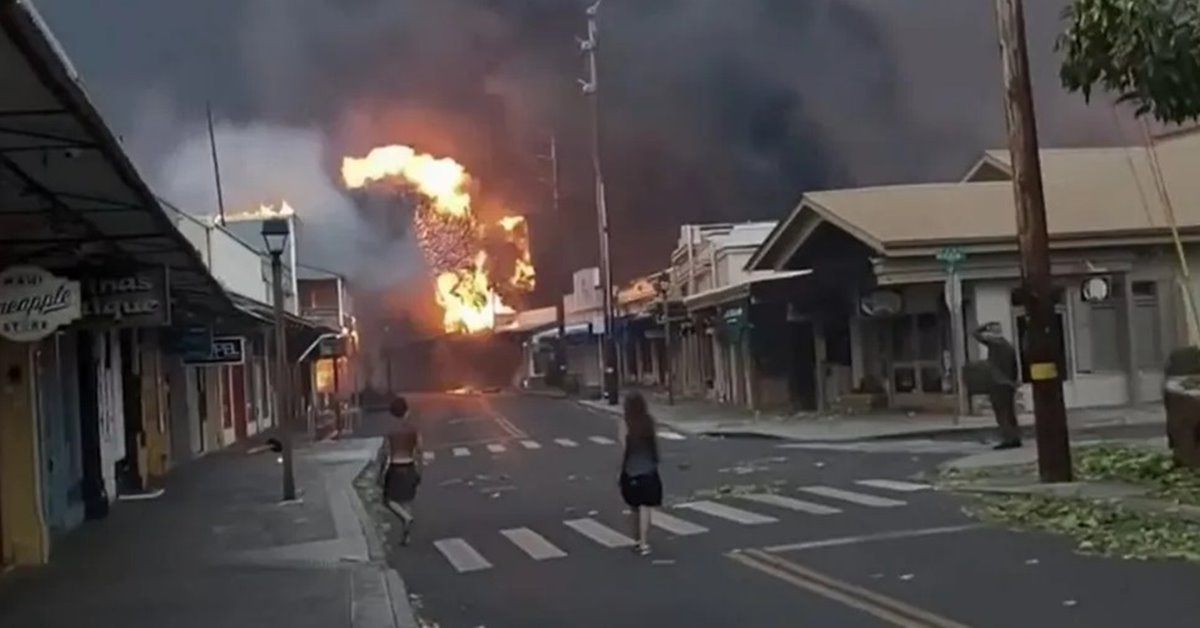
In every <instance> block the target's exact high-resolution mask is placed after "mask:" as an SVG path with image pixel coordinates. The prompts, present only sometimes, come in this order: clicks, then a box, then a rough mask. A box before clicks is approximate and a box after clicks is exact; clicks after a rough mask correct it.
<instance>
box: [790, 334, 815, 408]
mask: <svg viewBox="0 0 1200 628" xmlns="http://www.w3.org/2000/svg"><path fill="white" fill-rule="evenodd" d="M789 326H790V328H791V332H792V352H791V353H792V367H791V369H789V373H788V374H789V378H788V379H789V383H790V389H791V393H792V394H791V396H792V404H793V405H795V406H796V407H797V408H800V409H802V410H816V409H817V378H816V365H817V349H816V338H815V337H814V336H813V324H812V322H810V321H804V322H793V323H791V324H790V325H789Z"/></svg>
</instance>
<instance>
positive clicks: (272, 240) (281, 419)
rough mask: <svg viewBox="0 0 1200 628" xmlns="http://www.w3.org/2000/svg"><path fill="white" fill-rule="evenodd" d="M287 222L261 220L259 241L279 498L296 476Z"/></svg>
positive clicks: (292, 495)
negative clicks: (269, 311) (265, 276)
mask: <svg viewBox="0 0 1200 628" xmlns="http://www.w3.org/2000/svg"><path fill="white" fill-rule="evenodd" d="M290 234H291V225H290V224H289V223H288V221H287V220H286V219H283V218H272V219H269V220H264V221H263V223H262V237H263V242H265V243H266V245H267V252H268V253H270V254H271V290H272V301H273V303H272V306H273V307H274V308H275V412H276V421H275V423H276V427H277V428H278V430H279V441H280V444H281V445H282V446H283V501H285V502H287V501H293V500H295V499H296V476H295V473H294V470H293V467H292V421H291V414H290V412H289V411H288V407H287V406H288V382H289V380H288V360H287V335H286V333H285V330H284V320H283V261H282V256H283V251H284V250H285V249H286V248H287V241H288V236H289V235H290Z"/></svg>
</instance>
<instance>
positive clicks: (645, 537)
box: [637, 506, 654, 554]
mask: <svg viewBox="0 0 1200 628" xmlns="http://www.w3.org/2000/svg"><path fill="white" fill-rule="evenodd" d="M653 516H654V509H653V508H651V507H649V506H642V507H641V508H638V530H637V535H638V546H639V547H640V548H641V552H642V553H643V554H648V553H650V520H651V518H652V517H653Z"/></svg>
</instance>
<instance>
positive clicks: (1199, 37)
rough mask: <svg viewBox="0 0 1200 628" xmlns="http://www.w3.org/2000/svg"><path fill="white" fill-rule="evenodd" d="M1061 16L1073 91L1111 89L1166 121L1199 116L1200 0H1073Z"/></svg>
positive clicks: (1066, 75) (1065, 76)
mask: <svg viewBox="0 0 1200 628" xmlns="http://www.w3.org/2000/svg"><path fill="white" fill-rule="evenodd" d="M1063 17H1064V19H1065V20H1066V22H1067V27H1066V30H1065V32H1064V33H1063V34H1062V35H1061V36H1060V37H1059V40H1058V43H1057V45H1056V49H1057V50H1058V51H1059V52H1061V53H1063V55H1064V57H1065V58H1064V60H1063V64H1062V67H1061V69H1060V72H1059V75H1060V78H1061V79H1062V83H1063V85H1064V86H1065V87H1066V88H1067V89H1069V90H1071V91H1075V92H1080V93H1082V94H1083V96H1084V98H1086V99H1088V100H1091V96H1092V92H1093V91H1095V90H1096V89H1097V88H1100V89H1103V90H1106V91H1109V92H1112V93H1114V94H1117V95H1118V96H1119V97H1120V100H1121V101H1123V102H1129V103H1132V104H1133V105H1134V106H1135V107H1136V110H1137V115H1139V116H1141V115H1145V114H1150V115H1153V116H1154V117H1155V118H1157V119H1158V120H1160V121H1162V122H1169V123H1182V122H1186V121H1189V120H1195V119H1197V118H1200V1H1198V0H1073V2H1072V3H1071V5H1069V6H1068V7H1067V9H1066V11H1065V12H1064V15H1063Z"/></svg>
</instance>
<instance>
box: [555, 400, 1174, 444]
mask: <svg viewBox="0 0 1200 628" xmlns="http://www.w3.org/2000/svg"><path fill="white" fill-rule="evenodd" d="M646 401H647V403H648V404H649V405H650V412H651V413H652V414H653V415H654V416H655V418H656V419H658V421H659V422H660V423H662V424H665V425H668V426H670V427H671V428H672V429H675V430H678V431H680V432H683V433H687V434H706V435H712V436H756V437H762V438H778V439H785V440H795V441H820V442H837V441H854V440H870V439H882V438H905V437H908V438H922V437H929V436H939V435H947V434H958V435H961V436H964V437H970V436H974V435H978V436H980V437H987V436H990V435H991V434H992V433H993V432H994V431H995V429H996V422H995V420H994V419H993V418H992V417H991V416H965V417H954V416H948V415H925V414H917V415H908V414H903V413H886V414H885V413H880V414H873V415H855V416H837V415H829V416H814V415H810V414H806V415H800V416H790V415H781V414H770V413H754V412H750V411H748V410H746V409H745V408H739V407H735V406H727V405H722V404H717V403H712V402H707V401H696V400H683V399H677V400H676V402H675V405H673V406H672V405H667V404H666V403H665V401H664V400H663V399H661V398H660V396H659V395H647V398H646ZM578 402H579V403H581V404H583V405H585V406H588V407H590V408H594V409H597V410H602V411H605V412H611V413H614V414H620V413H621V406H620V405H616V406H612V405H608V404H607V403H605V402H604V401H603V400H590V399H580V400H578ZM1018 420H1019V421H1020V423H1021V426H1022V427H1023V428H1032V426H1033V415H1032V414H1022V415H1021V416H1019V417H1018ZM1067 421H1068V422H1069V424H1070V427H1071V429H1072V430H1080V429H1095V428H1103V427H1116V426H1129V425H1161V424H1164V423H1165V421H1166V416H1165V414H1164V412H1163V408H1162V404H1161V403H1155V404H1144V405H1139V406H1132V407H1127V408H1101V409H1085V410H1070V411H1068V413H1067Z"/></svg>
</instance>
